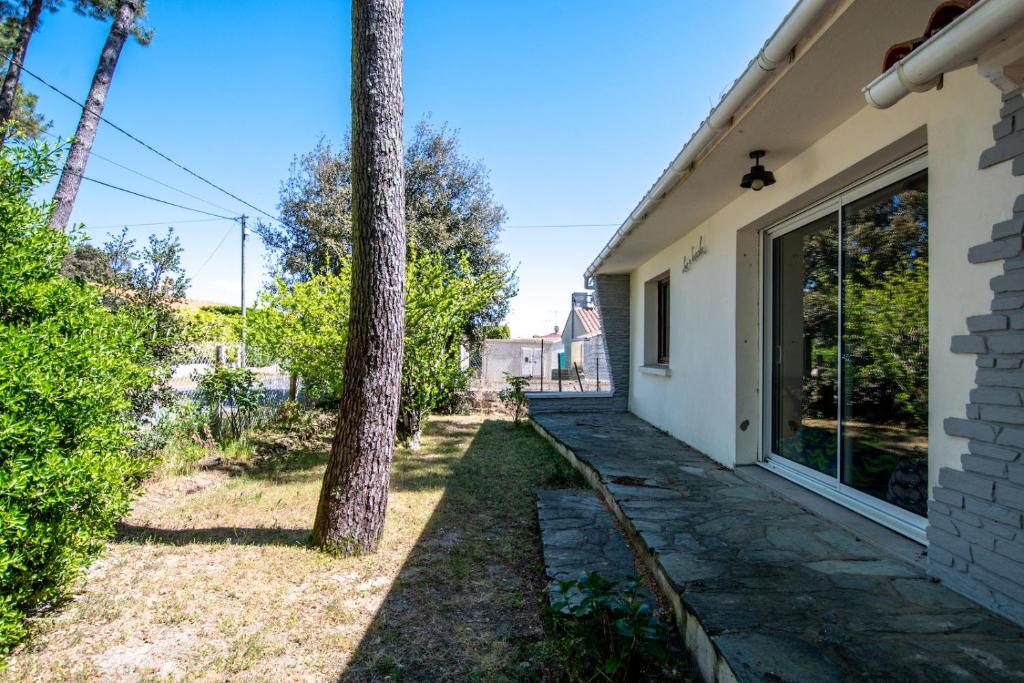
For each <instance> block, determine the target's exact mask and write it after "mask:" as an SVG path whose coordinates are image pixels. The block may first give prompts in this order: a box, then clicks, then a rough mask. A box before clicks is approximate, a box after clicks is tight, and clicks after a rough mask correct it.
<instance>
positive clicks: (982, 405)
mask: <svg viewBox="0 0 1024 683" xmlns="http://www.w3.org/2000/svg"><path fill="white" fill-rule="evenodd" d="M1003 101H1004V105H1003V108H1002V110H1001V111H1000V116H1001V117H1002V118H1001V120H1000V122H999V123H997V124H996V125H995V126H993V137H994V138H995V145H993V146H992V147H991V148H989V149H987V150H985V151H984V152H983V153H982V155H981V160H980V162H979V167H980V168H982V169H984V168H989V167H991V166H994V165H996V164H1001V163H1003V162H1006V161H1012V162H1013V166H1012V169H1011V172H1012V173H1013V174H1014V175H1024V94H1022V92H1021V91H1019V90H1018V91H1016V92H1013V93H1009V94H1007V95H1004V96H1003ZM1013 211H1014V213H1013V218H1011V219H1010V220H1007V221H1002V222H1000V223H997V224H996V225H995V226H993V228H992V241H990V242H986V243H985V244H980V245H978V246H975V247H972V248H971V249H970V251H969V252H968V256H967V257H968V260H969V261H970V262H971V263H983V262H988V261H997V260H1002V261H1003V272H1004V274H1003V275H1000V276H997V277H995V278H992V281H991V287H992V290H993V292H994V295H993V298H992V311H991V313H986V314H983V315H976V316H971V317H970V318H968V319H967V329H968V331H969V332H970V334H966V335H958V336H956V337H953V339H952V343H951V347H950V348H951V350H952V351H953V352H954V353H971V354H976V355H977V356H978V359H977V366H978V371H977V377H976V383H977V386H976V387H975V388H974V389H972V390H971V393H970V403H968V404H967V406H966V417H964V418H948V419H947V420H946V421H945V423H944V426H945V430H946V433H947V434H949V435H951V436H959V437H964V438H966V439H968V442H967V448H968V451H969V452H968V453H965V454H964V455H963V456H962V458H961V462H962V464H963V470H962V471H960V470H955V469H951V468H942V469H941V470H940V471H939V483H938V486H936V487H935V489H934V490H933V492H932V495H933V500H931V501H929V504H928V543H929V547H928V562H929V567H930V570H931V573H932V574H934V575H935V576H937V577H939V578H941V579H942V580H943V581H944V582H945V583H947V584H948V585H949V586H951V587H952V588H955V589H957V590H959V591H960V592H961V593H964V594H965V595H967V596H969V597H971V598H974V599H975V600H977V601H979V602H981V603H982V604H984V605H986V606H988V607H991V608H992V609H994V610H996V611H998V612H1001V613H1002V614H1004V615H1006V616H1008V617H1010V618H1011V619H1013V620H1015V621H1017V622H1019V623H1024V455H1022V454H1024V368H1022V365H1024V255H1022V254H1024V252H1022V249H1024V245H1022V242H1024V240H1022V233H1024V195H1021V196H1020V197H1017V198H1016V200H1015V202H1014V206H1013Z"/></svg>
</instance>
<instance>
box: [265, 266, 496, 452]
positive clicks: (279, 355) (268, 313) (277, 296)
mask: <svg viewBox="0 0 1024 683" xmlns="http://www.w3.org/2000/svg"><path fill="white" fill-rule="evenodd" d="M508 277H509V276H508V275H507V274H495V273H491V272H488V273H484V274H482V275H475V274H473V273H472V272H471V269H470V267H469V262H468V261H467V260H466V259H465V258H462V259H459V260H458V261H457V263H456V265H454V266H453V265H450V263H448V262H447V261H446V260H445V259H444V258H442V257H441V256H440V255H439V254H436V253H432V252H418V251H416V250H412V253H411V254H410V256H409V259H408V265H407V269H406V304H405V344H404V351H403V357H402V385H401V401H400V406H399V420H398V436H399V438H400V439H401V440H403V441H407V442H411V443H412V444H415V442H416V440H417V438H418V435H419V431H420V424H421V422H422V420H423V417H424V416H425V415H427V414H428V413H429V412H431V411H432V410H435V409H437V408H438V407H440V406H443V405H447V406H451V405H457V404H458V400H457V398H458V396H460V395H461V394H463V393H464V392H465V389H466V386H467V384H468V381H469V379H468V371H467V369H465V368H463V364H462V348H461V347H462V342H463V338H464V334H465V330H466V327H467V326H469V325H471V324H472V321H473V320H474V319H475V318H476V317H478V316H479V315H480V314H481V312H482V311H485V310H487V309H488V308H489V307H491V306H492V305H493V303H494V300H495V299H496V298H497V297H500V296H501V294H500V293H501V291H503V288H504V287H507V285H508ZM350 289H351V260H350V259H348V258H345V259H342V260H340V261H339V262H338V263H337V266H335V267H334V268H333V269H332V271H330V272H323V273H315V274H312V275H310V277H309V278H308V279H307V280H305V281H302V282H296V283H292V284H289V283H288V282H287V281H285V280H284V279H280V278H279V279H278V280H277V282H276V284H275V286H274V289H273V290H272V291H270V292H268V293H265V294H264V295H262V297H261V298H260V301H259V306H258V307H257V308H256V309H255V310H254V311H252V313H251V318H250V320H251V323H250V325H249V330H250V332H251V334H250V336H249V339H250V341H251V344H252V346H253V347H254V348H260V349H263V350H265V351H268V352H273V353H274V355H275V358H276V359H277V360H278V361H280V363H281V366H282V367H284V368H285V369H286V370H288V371H289V372H292V373H295V374H296V375H298V376H299V377H301V378H302V382H303V388H304V389H305V392H306V395H307V396H309V398H310V399H311V400H313V401H314V402H317V403H321V404H334V405H337V402H338V400H339V399H340V398H341V391H342V385H343V380H344V358H345V348H346V346H347V343H348V316H349V300H350Z"/></svg>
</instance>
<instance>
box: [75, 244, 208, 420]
mask: <svg viewBox="0 0 1024 683" xmlns="http://www.w3.org/2000/svg"><path fill="white" fill-rule="evenodd" d="M181 252H182V247H181V241H180V240H179V239H178V237H177V236H176V235H175V234H174V229H173V228H168V230H167V234H166V235H165V236H163V237H160V236H158V235H150V236H149V238H148V240H147V242H146V244H145V245H144V246H142V247H139V246H138V245H137V243H136V241H135V240H133V239H129V237H128V231H127V230H122V231H121V232H120V233H119V234H117V235H115V236H114V237H112V238H111V239H110V240H108V241H107V242H106V243H105V244H104V245H103V247H102V249H97V248H96V247H93V246H91V245H89V244H88V243H80V244H78V245H76V246H75V248H74V250H73V251H71V252H70V253H69V254H68V256H67V258H65V260H64V266H63V272H64V273H65V275H67V276H69V277H73V278H77V279H80V280H83V281H86V282H92V283H94V284H97V285H100V286H102V289H103V301H104V303H105V304H106V306H107V307H108V308H110V309H111V310H115V311H121V310H123V311H125V312H126V313H128V314H130V315H134V316H136V317H137V318H138V319H139V320H141V321H145V323H146V328H145V333H144V334H143V336H142V341H143V349H144V353H143V357H142V358H140V360H141V361H143V362H145V363H147V364H149V365H151V366H152V367H153V368H154V369H155V371H156V373H157V374H156V379H157V381H156V382H155V383H154V384H153V385H152V386H150V387H147V388H146V390H145V391H142V392H139V393H137V394H136V395H135V396H134V403H135V406H136V410H137V412H138V413H139V414H140V415H144V414H148V413H149V412H150V411H151V410H152V408H153V405H154V403H155V402H158V401H166V400H168V399H169V398H170V395H169V390H168V389H167V387H166V380H167V379H169V378H170V374H171V371H172V366H173V364H174V363H175V362H176V361H177V360H178V358H179V355H180V353H181V351H182V349H183V347H184V345H185V343H186V342H187V341H188V340H189V336H188V329H187V320H186V318H185V316H183V315H182V314H181V313H180V312H179V311H178V310H177V309H176V308H175V304H177V303H178V302H180V301H181V300H182V299H184V297H185V292H186V290H187V289H188V285H189V280H188V278H187V277H186V276H185V271H184V269H183V268H182V265H181Z"/></svg>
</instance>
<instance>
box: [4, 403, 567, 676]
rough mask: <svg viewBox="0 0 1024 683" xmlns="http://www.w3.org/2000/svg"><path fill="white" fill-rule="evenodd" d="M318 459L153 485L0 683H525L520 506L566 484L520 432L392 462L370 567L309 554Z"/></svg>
mask: <svg viewBox="0 0 1024 683" xmlns="http://www.w3.org/2000/svg"><path fill="white" fill-rule="evenodd" d="M328 445H329V444H328V443H327V442H326V441H324V440H321V441H319V442H318V443H315V444H314V445H312V446H311V447H306V448H299V449H289V450H285V449H283V448H280V447H279V448H277V449H271V450H272V452H275V453H276V455H275V456H273V457H270V458H267V459H265V460H261V461H258V462H261V463H262V464H258V465H255V466H253V467H251V468H248V469H246V470H245V471H243V472H241V473H237V472H235V473H232V472H222V471H204V472H197V473H193V474H189V475H178V476H170V477H164V478H162V479H159V480H154V481H152V482H150V484H149V485H148V486H147V489H146V493H145V495H144V496H143V497H142V498H141V499H140V500H139V502H138V504H137V505H136V507H135V509H134V511H133V513H132V515H131V516H130V517H129V518H128V519H127V520H125V523H124V525H123V529H122V532H121V534H120V536H119V537H118V538H117V539H115V540H114V541H112V542H111V543H110V544H109V547H108V550H107V552H106V553H105V555H104V556H103V557H102V558H101V559H100V560H99V561H97V562H96V563H95V564H94V565H93V566H92V567H91V568H90V570H89V572H88V574H87V576H86V577H85V578H84V580H83V581H82V582H81V584H80V585H79V587H78V590H77V591H76V593H75V595H74V596H73V598H72V599H71V600H70V601H69V602H68V603H67V604H65V605H63V606H61V607H60V608H58V609H55V610H54V611H52V612H51V613H49V614H47V615H45V616H42V617H40V618H38V619H36V620H35V622H34V624H33V627H34V632H33V634H32V636H31V637H30V639H29V641H28V642H27V643H26V644H24V645H22V646H21V647H20V648H19V649H18V650H16V651H15V652H14V653H13V654H12V655H11V656H10V657H8V660H7V666H6V668H5V669H0V679H3V680H19V681H22V680H33V681H35V680H96V679H104V680H111V679H113V680H133V681H134V680H162V679H169V680H181V679H186V680H217V681H220V680H274V681H284V680H289V681H292V680H296V681H301V680H424V681H427V680H429V681H440V680H487V681H490V680H509V679H512V680H518V679H523V680H537V679H557V678H558V677H559V675H560V670H561V668H560V666H559V661H558V657H559V655H558V654H557V652H556V648H554V647H553V646H552V645H551V644H550V641H546V640H545V630H544V626H545V617H544V607H543V587H544V577H543V563H542V560H541V550H540V543H539V539H538V531H537V526H536V513H535V509H534V495H533V492H534V490H535V489H536V488H538V487H542V486H545V487H564V486H570V485H572V482H573V481H575V479H574V476H573V473H572V471H571V469H570V468H569V466H568V465H567V464H566V463H565V462H564V460H562V458H560V457H559V456H558V455H556V454H555V453H554V452H553V451H552V450H551V449H550V448H549V446H548V445H547V444H546V443H545V442H544V441H543V440H542V439H541V438H540V437H539V436H537V435H536V434H535V433H534V432H533V430H532V429H530V428H529V427H528V426H523V427H520V428H515V427H514V426H513V425H512V424H511V422H509V421H507V420H504V419H496V418H492V417H487V418H484V417H479V416H474V417H441V418H435V419H433V420H432V421H431V422H430V424H429V425H428V428H427V429H426V432H425V435H424V440H423V446H422V448H421V449H420V450H419V451H417V452H415V453H413V452H408V451H405V450H399V451H398V452H397V453H396V456H395V463H394V473H393V477H392V483H391V497H390V501H389V504H388V518H387V524H386V526H385V530H384V538H383V541H382V543H381V548H380V551H379V552H378V553H377V554H375V555H371V556H365V557H357V558H341V557H331V556H328V555H325V554H323V553H320V552H317V551H315V550H311V549H309V548H308V547H306V543H307V540H308V535H309V529H310V525H311V523H312V520H313V514H314V508H315V505H316V500H317V495H318V492H319V488H320V480H321V476H322V473H323V466H324V463H325V460H326V450H327V447H328Z"/></svg>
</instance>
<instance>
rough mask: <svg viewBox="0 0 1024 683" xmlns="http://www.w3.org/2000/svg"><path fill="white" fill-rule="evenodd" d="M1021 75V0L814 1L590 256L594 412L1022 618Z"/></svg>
mask: <svg viewBox="0 0 1024 683" xmlns="http://www.w3.org/2000/svg"><path fill="white" fill-rule="evenodd" d="M1022 86H1024V2H1022V1H1021V0H977V1H976V2H975V1H971V0H964V1H960V2H941V3H940V2H938V1H937V0H900V2H892V1H891V0H802V1H800V2H798V3H797V4H796V6H795V7H794V8H793V10H792V11H791V12H790V14H789V15H788V16H787V17H786V18H785V20H784V21H783V22H782V24H781V25H780V26H779V27H778V29H777V30H776V31H775V33H774V34H773V35H772V37H771V38H770V39H769V40H768V42H767V43H766V44H765V46H764V47H763V48H762V49H761V51H760V52H759V53H758V54H757V56H756V57H755V59H754V60H753V61H752V62H751V63H750V65H749V66H748V68H747V69H746V71H744V72H743V73H742V74H740V76H739V78H738V79H737V80H736V82H735V83H734V84H733V86H732V87H731V89H730V90H729V91H728V92H727V93H726V94H725V95H724V97H723V98H722V100H721V101H720V102H719V104H718V105H717V106H716V107H715V108H714V109H713V110H712V111H711V113H710V114H709V115H708V117H707V119H706V120H705V121H704V122H703V123H702V124H701V126H700V127H699V129H698V130H697V131H696V132H695V133H694V134H693V136H692V137H691V138H690V140H689V141H688V142H687V143H686V144H685V145H684V146H683V148H682V150H681V151H680V152H679V153H678V154H677V155H676V157H675V159H674V161H673V162H672V163H671V164H670V165H669V167H668V168H667V169H665V170H664V172H663V173H662V174H661V176H660V177H659V178H658V180H657V181H656V182H655V184H654V185H653V187H652V188H651V189H650V190H649V191H648V192H647V194H646V195H645V196H644V197H643V198H641V200H640V201H639V203H638V204H637V206H636V208H635V209H634V210H633V212H632V213H631V214H630V215H629V217H628V218H627V219H626V221H625V222H624V223H623V224H622V226H621V227H620V228H619V229H618V230H617V231H616V232H615V233H614V235H613V236H612V237H611V239H610V240H609V241H608V243H607V245H606V246H605V247H604V248H603V249H602V250H601V251H600V253H599V254H597V256H596V257H595V258H594V260H593V263H592V264H591V265H590V266H589V267H588V268H587V270H586V273H585V281H586V284H587V286H588V287H591V288H593V289H594V290H595V295H596V296H595V299H596V302H597V308H598V310H599V312H600V316H601V321H602V323H603V329H604V336H605V343H606V346H607V352H608V356H609V359H608V360H609V362H610V365H611V368H610V369H611V375H612V379H613V381H614V390H613V392H611V394H610V395H607V396H603V397H597V396H595V397H593V398H589V399H587V400H588V401H589V403H588V404H587V410H588V411H591V412H592V411H594V410H598V408H596V406H597V405H598V401H601V400H603V401H604V403H603V404H601V405H603V406H604V408H603V409H606V410H615V409H625V410H628V411H629V412H631V413H633V414H634V415H636V416H638V417H639V418H642V419H643V420H644V421H646V422H648V423H650V424H651V425H653V426H655V427H657V428H658V429H660V430H663V431H665V432H667V433H668V434H670V435H672V436H674V437H676V438H677V439H679V440H681V441H683V442H685V443H686V444H688V445H689V446H692V447H693V448H695V449H698V450H699V451H701V452H703V453H704V454H706V455H707V457H709V458H711V459H712V460H714V461H716V462H717V463H718V464H720V465H721V466H724V467H725V468H730V469H731V468H744V467H747V466H749V467H750V468H754V469H757V468H762V470H763V471H767V472H769V473H771V474H772V476H777V477H780V478H782V479H784V480H786V481H787V482H791V483H793V484H796V485H798V486H799V487H802V488H803V489H806V490H807V491H809V492H811V493H812V494H813V495H814V496H820V497H822V498H825V499H828V500H829V501H832V502H834V503H837V504H839V505H841V506H844V507H845V508H848V509H849V510H850V511H852V512H853V513H855V514H856V515H857V516H860V517H862V518H864V519H867V520H871V521H872V522H876V523H877V524H879V525H882V526H884V527H886V528H888V529H890V530H892V531H894V532H896V533H898V534H900V535H902V536H903V537H906V538H908V539H911V540H912V541H913V542H915V543H918V544H921V548H922V550H925V549H926V550H927V571H928V572H929V573H930V574H931V575H932V576H934V577H936V578H938V579H940V580H941V581H942V583H943V584H945V585H947V586H949V587H951V588H953V589H955V590H956V591H958V592H960V593H962V594H963V595H966V596H968V597H970V598H971V599H973V600H975V601H977V602H978V603H981V604H982V605H984V606H986V607H988V608H990V609H992V610H994V611H996V612H998V613H999V614H1001V615H1004V616H1005V617H1008V618H1009V619H1012V620H1014V621H1016V622H1018V623H1024V529H1022V515H1024V407H1022V404H1024V398H1022V396H1024V368H1022V362H1024V252H1022V231H1024V94H1022V90H1021V88H1022ZM574 315H575V309H574ZM551 405H552V404H551V403H550V402H545V403H544V405H542V406H541V405H538V408H539V409H540V410H551V408H550V406H551ZM635 457H636V458H641V457H643V455H642V454H639V453H638V454H636V455H635ZM762 470H759V471H762ZM1018 647H1020V646H1019V644H1018Z"/></svg>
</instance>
